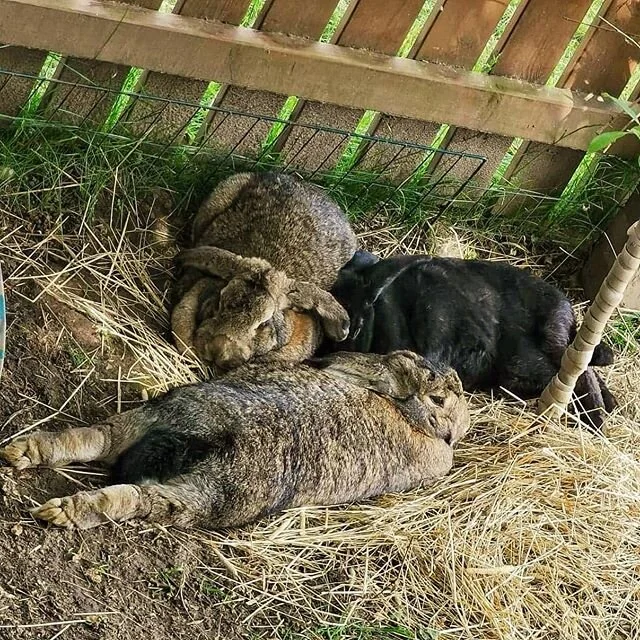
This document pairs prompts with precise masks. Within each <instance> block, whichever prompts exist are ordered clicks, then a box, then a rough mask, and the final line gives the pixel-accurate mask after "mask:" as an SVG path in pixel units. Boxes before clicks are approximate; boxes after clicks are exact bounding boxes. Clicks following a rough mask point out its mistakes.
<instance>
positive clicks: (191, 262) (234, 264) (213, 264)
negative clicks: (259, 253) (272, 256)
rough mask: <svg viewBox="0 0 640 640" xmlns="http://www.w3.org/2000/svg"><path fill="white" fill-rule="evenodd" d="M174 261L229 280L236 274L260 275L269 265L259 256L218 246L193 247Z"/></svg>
mask: <svg viewBox="0 0 640 640" xmlns="http://www.w3.org/2000/svg"><path fill="white" fill-rule="evenodd" d="M176 261H177V262H179V263H181V264H182V265H184V266H186V267H194V268H196V269H199V270H200V271H203V272H204V273H207V274H209V275H211V276H216V277H218V278H223V279H224V280H231V279H232V278H235V277H236V276H248V275H256V276H257V275H262V274H264V272H265V271H268V270H269V269H271V265H270V264H269V263H268V262H267V261H266V260H262V259H261V258H244V257H243V256H240V255H238V254H237V253H232V252H231V251H227V250H226V249H220V248H219V247H209V246H204V247H195V248H193V249H185V250H184V251H183V252H182V253H180V254H178V256H177V257H176Z"/></svg>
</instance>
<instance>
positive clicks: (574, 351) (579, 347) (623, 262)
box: [538, 222, 640, 415]
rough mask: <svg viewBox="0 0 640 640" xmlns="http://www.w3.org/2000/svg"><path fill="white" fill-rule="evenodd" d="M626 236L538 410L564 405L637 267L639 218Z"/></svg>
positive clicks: (555, 412) (559, 409)
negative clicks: (623, 244) (625, 240)
mask: <svg viewBox="0 0 640 640" xmlns="http://www.w3.org/2000/svg"><path fill="white" fill-rule="evenodd" d="M627 236H628V238H627V242H626V244H625V246H624V247H623V249H622V251H621V252H620V254H619V255H618V257H617V258H616V261H615V262H614V264H613V266H612V267H611V270H610V271H609V275H608V276H607V277H606V279H605V280H604V282H603V283H602V285H601V286H600V291H599V292H598V295H597V296H596V299H595V300H594V301H593V303H592V304H591V306H590V307H589V310H588V311H587V314H586V316H585V318H584V321H583V323H582V326H581V327H580V329H579V331H578V334H577V335H576V337H575V340H574V341H573V342H572V343H571V344H570V345H569V346H568V347H567V350H566V351H565V353H564V355H563V357H562V363H561V365H560V371H559V372H558V374H557V375H556V376H554V377H553V379H552V380H551V382H550V383H549V384H548V385H547V387H546V389H545V390H544V391H543V392H542V395H541V396H540V400H539V402H538V410H539V411H540V413H543V412H547V414H551V415H560V414H561V413H562V412H563V411H564V410H565V409H566V407H567V405H568V404H569V401H570V400H571V394H572V393H573V390H574V388H575V385H576V381H577V380H578V378H579V377H580V376H581V375H582V374H583V373H584V372H585V371H586V369H587V367H588V366H589V362H591V357H592V356H593V351H594V349H595V348H596V346H597V345H598V344H599V343H600V340H601V339H602V334H603V333H604V328H605V325H606V323H607V321H608V320H609V318H610V317H611V314H612V313H613V312H614V311H615V309H616V308H617V307H618V305H619V304H620V302H621V301H622V298H623V296H624V292H625V289H626V288H627V285H628V284H629V282H631V280H632V278H633V277H634V275H635V274H636V272H637V271H638V268H640V222H636V223H635V224H633V225H632V226H631V227H630V228H629V231H628V232H627Z"/></svg>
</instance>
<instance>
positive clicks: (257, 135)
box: [203, 0, 338, 155]
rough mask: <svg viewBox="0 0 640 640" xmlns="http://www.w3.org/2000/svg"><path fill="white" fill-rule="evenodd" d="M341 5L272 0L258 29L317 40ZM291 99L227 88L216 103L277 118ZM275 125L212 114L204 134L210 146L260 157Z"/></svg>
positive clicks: (320, 0)
mask: <svg viewBox="0 0 640 640" xmlns="http://www.w3.org/2000/svg"><path fill="white" fill-rule="evenodd" d="M337 4H338V0H314V2H312V3H307V4H306V5H305V4H304V3H303V4H301V3H300V0H271V2H270V3H268V4H267V5H266V6H265V7H264V9H263V11H262V14H261V15H260V16H259V17H258V19H257V21H256V24H255V28H256V29H260V30H261V31H264V32H266V33H268V32H276V33H287V34H290V35H294V36H300V37H302V38H311V39H313V40H317V39H318V38H319V37H320V36H321V35H322V32H323V31H324V28H325V26H326V25H327V23H328V22H329V18H330V17H331V14H332V13H333V11H334V9H335V8H336V5H337ZM287 97H288V96H283V95H280V94H277V93H272V92H270V91H255V90H252V89H245V88H243V87H238V86H228V85H227V86H224V87H221V88H220V91H219V92H218V95H217V96H216V100H215V104H216V105H217V106H220V107H225V108H227V109H233V110H235V111H244V112H248V113H254V114H256V115H258V116H270V117H277V116H278V114H279V113H280V110H281V109H282V106H283V105H284V102H285V100H286V99H287ZM271 126H272V125H271V123H270V122H269V121H264V120H262V121H260V120H257V119H256V118H251V117H244V116H235V115H230V114H226V115H222V114H217V113H215V112H211V117H210V118H209V119H208V120H207V121H205V123H204V127H203V135H204V136H205V139H206V140H207V144H209V145H211V144H213V145H215V146H222V147H226V148H229V149H233V150H234V151H235V152H236V153H240V154H245V155H256V154H257V153H258V152H259V151H260V149H261V147H262V144H263V142H264V140H265V138H266V136H267V134H268V133H269V130H270V129H271Z"/></svg>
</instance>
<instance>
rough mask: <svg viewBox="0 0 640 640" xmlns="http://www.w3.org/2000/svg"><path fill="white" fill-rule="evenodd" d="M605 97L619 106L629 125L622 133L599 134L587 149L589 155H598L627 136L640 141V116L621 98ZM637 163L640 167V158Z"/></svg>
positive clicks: (607, 132) (606, 95)
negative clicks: (626, 116)
mask: <svg viewBox="0 0 640 640" xmlns="http://www.w3.org/2000/svg"><path fill="white" fill-rule="evenodd" d="M603 96H604V97H605V98H607V99H609V100H611V101H612V102H613V103H614V104H616V106H618V107H619V108H620V109H621V110H622V111H624V112H625V113H626V114H627V115H628V116H629V118H630V121H629V125H628V126H627V128H626V129H624V130H622V131H605V132H603V133H600V134H598V135H597V136H596V137H595V138H594V139H593V140H592V141H591V142H590V144H589V147H588V148H587V153H597V152H600V151H605V150H606V149H608V148H609V147H610V146H611V145H612V144H613V143H614V142H617V141H618V140H620V138H624V137H625V136H636V138H638V139H639V140H640V115H639V114H638V113H636V112H635V111H634V110H633V109H632V108H631V107H630V105H629V103H628V102H627V101H626V100H621V99H620V98H616V97H615V96H612V95H609V94H608V93H605V94H603ZM637 161H638V164H639V165H640V156H639V157H638V159H637Z"/></svg>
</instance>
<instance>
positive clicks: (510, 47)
mask: <svg viewBox="0 0 640 640" xmlns="http://www.w3.org/2000/svg"><path fill="white" fill-rule="evenodd" d="M592 2H593V0H563V1H562V2H559V1H558V0H529V1H528V2H527V3H526V5H524V6H522V5H521V7H520V9H521V10H520V12H519V13H518V14H517V15H516V16H514V19H513V20H512V23H511V28H510V29H509V30H508V31H507V32H506V33H505V35H504V36H503V38H502V42H501V43H499V44H498V46H497V49H498V52H499V56H498V61H497V63H496V65H495V66H494V68H493V69H492V71H491V73H492V74H493V75H497V76H508V77H510V78H518V79H521V80H525V81H527V82H535V83H540V84H544V83H545V82H546V81H547V79H548V78H549V76H550V75H551V73H552V72H553V70H554V68H555V67H556V65H557V64H558V61H559V60H560V58H561V57H562V54H563V53H564V51H565V49H566V48H567V45H568V44H569V41H570V40H571V38H572V36H573V34H574V33H575V31H576V28H577V26H578V23H579V22H580V21H581V20H582V19H583V18H584V16H585V14H586V13H587V11H588V10H589V7H590V6H591V4H592ZM512 142H513V140H512V139H511V138H507V137H501V136H495V135H486V134H483V133H478V132H477V131H472V130H469V129H460V128H459V129H453V128H452V129H451V130H450V131H449V132H448V136H447V146H448V147H449V148H451V149H455V150H456V151H462V152H469V153H480V154H482V155H484V156H486V157H487V162H486V163H485V165H484V167H483V168H482V171H481V172H480V173H479V174H478V175H477V176H476V177H475V183H476V184H477V185H480V186H484V185H486V184H488V183H489V182H490V180H491V178H492V177H493V174H494V173H495V170H496V169H497V168H498V165H499V164H500V162H501V161H502V159H503V158H504V156H505V154H506V153H507V151H508V150H509V147H510V145H511V143H512ZM450 162H451V161H450V160H448V159H447V158H446V157H444V156H443V157H441V162H440V163H439V164H440V166H438V168H437V171H438V172H442V171H446V170H447V169H448V168H449V165H450ZM458 169H459V168H458V166H456V167H453V169H452V170H451V171H450V172H449V175H450V176H452V177H455V176H456V174H457V173H458Z"/></svg>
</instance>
